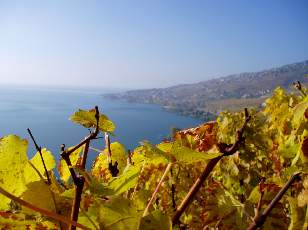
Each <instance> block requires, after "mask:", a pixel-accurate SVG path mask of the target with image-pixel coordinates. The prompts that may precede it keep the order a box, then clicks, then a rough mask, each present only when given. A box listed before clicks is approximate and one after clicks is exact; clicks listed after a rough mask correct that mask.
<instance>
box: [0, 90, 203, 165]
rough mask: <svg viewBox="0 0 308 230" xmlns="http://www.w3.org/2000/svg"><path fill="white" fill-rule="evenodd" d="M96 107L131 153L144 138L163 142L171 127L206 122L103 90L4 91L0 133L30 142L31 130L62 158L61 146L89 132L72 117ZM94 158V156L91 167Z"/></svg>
mask: <svg viewBox="0 0 308 230" xmlns="http://www.w3.org/2000/svg"><path fill="white" fill-rule="evenodd" d="M95 105H98V106H99V108H100V111H101V112H103V113H104V114H106V115H107V116H108V117H109V118H110V119H111V120H112V121H113V122H114V123H115V125H116V130H115V135H116V136H115V137H112V141H119V142H121V143H122V144H124V145H125V147H126V148H127V149H133V148H135V147H136V146H138V143H139V142H140V141H142V140H149V141H150V142H152V143H159V142H160V141H161V140H162V139H163V138H164V137H167V136H168V135H169V134H170V129H171V128H172V127H178V128H185V127H192V126H195V125H198V124H200V123H201V120H197V119H193V118H189V117H184V116H180V115H177V114H174V113H169V112H166V111H164V110H163V109H162V108H160V107H159V106H156V105H148V104H136V103H127V102H123V101H110V100H106V99H104V98H102V96H100V92H99V91H96V92H93V91H92V92H90V91H88V92H87V91H78V90H64V89H52V90H51V89H44V90H43V89H41V90H40V89H35V88H32V89H30V88H21V87H19V88H17V87H0V135H1V136H4V135H8V134H16V135H19V136H20V137H22V138H26V139H29V136H28V134H27V130H26V129H27V128H30V129H31V130H32V132H33V134H34V136H35V137H36V139H37V141H38V143H39V145H41V146H44V147H46V148H47V149H49V150H51V151H52V152H53V153H54V155H56V156H59V146H60V145H61V144H62V143H64V144H65V145H66V146H72V145H74V144H77V143H78V142H79V141H80V140H81V138H83V137H85V136H86V135H87V134H88V130H87V129H85V128H83V127H81V126H79V125H77V124H74V123H72V122H71V121H69V120H68V118H69V116H70V115H71V114H73V113H74V111H76V110H77V109H78V108H81V109H90V108H93V107H94V106H95ZM94 142H95V143H93V145H94V147H97V148H100V149H103V148H104V143H103V139H99V140H96V141H94ZM34 152H35V149H34V146H33V144H32V143H29V148H28V155H29V156H31V155H33V153H34ZM94 155H96V153H90V161H89V164H90V162H91V159H93V158H94ZM57 158H58V157H57Z"/></svg>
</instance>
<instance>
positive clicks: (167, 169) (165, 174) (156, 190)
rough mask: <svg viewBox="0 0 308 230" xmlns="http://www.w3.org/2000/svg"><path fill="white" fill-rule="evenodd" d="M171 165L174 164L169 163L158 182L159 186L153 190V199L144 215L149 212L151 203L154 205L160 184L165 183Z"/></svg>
mask: <svg viewBox="0 0 308 230" xmlns="http://www.w3.org/2000/svg"><path fill="white" fill-rule="evenodd" d="M171 166H172V163H169V164H168V165H167V167H166V169H165V172H164V174H163V175H162V177H161V178H160V180H159V182H158V184H157V186H156V188H155V190H154V192H153V194H152V196H151V199H150V201H149V203H148V204H147V207H146V208H145V210H144V212H143V215H142V216H143V217H144V216H146V215H147V214H148V211H149V208H150V207H151V205H152V203H153V201H154V199H155V197H156V195H157V193H158V190H159V188H160V186H161V185H162V183H163V181H164V179H165V177H166V176H167V174H168V172H169V170H170V168H171Z"/></svg>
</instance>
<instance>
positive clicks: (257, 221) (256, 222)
mask: <svg viewBox="0 0 308 230" xmlns="http://www.w3.org/2000/svg"><path fill="white" fill-rule="evenodd" d="M299 175H300V172H298V173H294V174H293V175H292V176H291V177H290V179H289V180H288V181H287V183H285V185H284V186H283V187H282V188H281V189H280V191H279V192H278V194H277V195H276V196H275V198H274V199H273V200H272V201H271V203H270V204H269V205H268V206H267V208H266V209H265V210H264V211H263V213H262V214H261V215H258V216H256V217H255V218H254V219H253V222H252V223H251V224H250V225H249V227H248V228H247V229H246V230H256V229H257V228H259V227H261V226H262V225H263V224H264V222H265V220H266V218H267V216H268V215H269V214H270V212H271V211H272V209H273V208H274V207H275V205H276V204H277V203H278V202H279V201H280V199H281V198H282V196H283V195H284V194H285V192H286V191H287V190H288V189H289V187H290V186H291V185H292V184H293V182H294V181H295V180H297V179H299V178H300V177H299Z"/></svg>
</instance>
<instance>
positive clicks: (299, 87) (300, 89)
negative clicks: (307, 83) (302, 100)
mask: <svg viewBox="0 0 308 230" xmlns="http://www.w3.org/2000/svg"><path fill="white" fill-rule="evenodd" d="M293 86H294V87H295V89H297V90H298V91H300V92H301V94H302V95H303V96H304V97H306V96H307V94H306V93H305V91H304V89H303V87H302V84H301V82H300V81H296V82H293Z"/></svg>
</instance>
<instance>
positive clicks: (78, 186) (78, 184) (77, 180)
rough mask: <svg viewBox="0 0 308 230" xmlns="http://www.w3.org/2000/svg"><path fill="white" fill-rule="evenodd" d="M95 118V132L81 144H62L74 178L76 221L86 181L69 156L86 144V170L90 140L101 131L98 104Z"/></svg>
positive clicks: (62, 149)
mask: <svg viewBox="0 0 308 230" xmlns="http://www.w3.org/2000/svg"><path fill="white" fill-rule="evenodd" d="M95 119H96V126H95V130H94V132H90V134H89V135H88V136H87V137H85V139H84V140H82V141H81V142H80V143H79V144H77V145H75V146H74V147H73V148H71V149H66V150H65V145H61V157H62V158H63V160H64V161H65V162H66V164H67V166H68V167H69V171H70V174H71V176H72V178H73V182H74V185H75V197H74V200H73V206H72V211H71V219H72V221H76V222H77V220H78V215H79V208H80V202H81V195H82V190H83V187H84V183H85V178H84V176H82V175H78V176H77V174H76V172H75V170H74V169H73V167H72V163H71V160H70V158H69V156H70V154H71V153H72V152H74V151H75V150H77V149H78V148H80V147H81V146H83V145H85V147H84V152H83V156H82V162H81V169H82V170H85V166H86V161H87V155H88V151H89V146H90V142H91V140H93V139H95V138H96V137H97V135H98V133H99V110H98V107H97V106H95ZM69 229H70V230H76V226H74V225H70V227H69Z"/></svg>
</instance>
